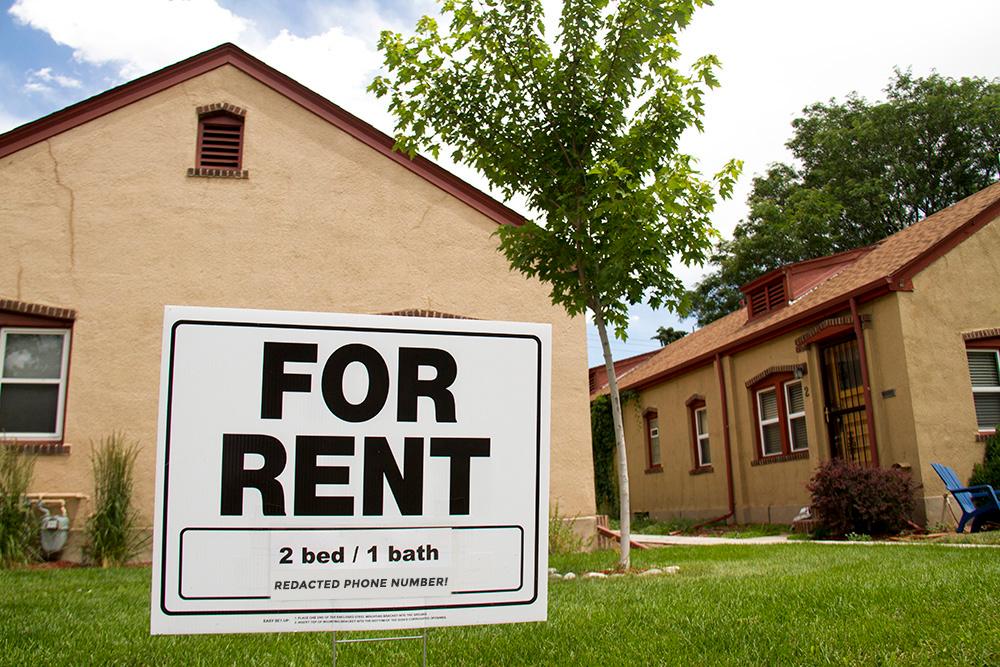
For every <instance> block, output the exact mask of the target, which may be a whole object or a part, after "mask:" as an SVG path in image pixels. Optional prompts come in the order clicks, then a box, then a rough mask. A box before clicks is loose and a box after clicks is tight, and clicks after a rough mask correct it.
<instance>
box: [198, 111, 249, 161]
mask: <svg viewBox="0 0 1000 667" xmlns="http://www.w3.org/2000/svg"><path fill="white" fill-rule="evenodd" d="M195 164H196V166H197V167H198V168H199V169H226V170H233V171H239V170H240V169H241V168H242V166H243V117H242V116H237V115H235V114H231V113H229V112H226V111H219V112H214V113H209V114H206V115H203V116H201V117H200V118H199V120H198V156H197V160H196V163H195Z"/></svg>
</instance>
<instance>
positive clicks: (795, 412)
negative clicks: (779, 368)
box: [785, 380, 809, 452]
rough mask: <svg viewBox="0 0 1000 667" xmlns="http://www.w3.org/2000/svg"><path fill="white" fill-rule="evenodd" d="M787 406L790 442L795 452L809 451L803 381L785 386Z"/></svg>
mask: <svg viewBox="0 0 1000 667" xmlns="http://www.w3.org/2000/svg"><path fill="white" fill-rule="evenodd" d="M785 405H786V406H788V407H787V410H788V442H789V445H790V448H791V450H792V451H793V452H800V451H802V450H804V449H809V438H808V436H807V434H806V399H805V396H804V392H803V390H802V381H801V380H799V381H798V382H789V383H787V384H786V385H785Z"/></svg>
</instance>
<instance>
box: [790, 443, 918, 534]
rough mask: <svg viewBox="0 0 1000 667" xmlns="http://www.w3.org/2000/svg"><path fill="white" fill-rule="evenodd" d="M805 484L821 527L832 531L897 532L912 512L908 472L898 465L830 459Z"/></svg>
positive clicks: (846, 532) (911, 489) (910, 483)
mask: <svg viewBox="0 0 1000 667" xmlns="http://www.w3.org/2000/svg"><path fill="white" fill-rule="evenodd" d="M806 488H808V489H809V492H810V493H812V511H813V513H814V514H815V515H816V518H817V519H818V521H819V525H820V527H821V528H823V529H825V530H826V531H827V532H829V533H830V534H832V535H847V534H848V533H857V534H860V535H878V536H881V535H896V534H898V533H899V532H900V531H901V530H903V528H905V527H906V525H907V520H908V519H909V518H910V515H911V514H912V512H913V484H912V481H911V479H910V475H909V473H907V472H904V471H902V470H898V469H889V470H886V469H884V468H869V467H867V466H859V465H854V464H852V463H846V462H844V461H842V460H840V459H832V460H830V461H827V462H826V463H824V464H823V465H822V466H820V467H819V469H817V470H816V474H815V475H813V478H812V480H811V481H810V482H809V484H808V485H806Z"/></svg>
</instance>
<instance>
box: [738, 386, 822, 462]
mask: <svg viewBox="0 0 1000 667" xmlns="http://www.w3.org/2000/svg"><path fill="white" fill-rule="evenodd" d="M797 380H799V378H796V377H795V374H794V373H775V374H773V375H768V376H767V377H766V378H764V379H763V380H760V381H759V382H757V383H755V384H753V385H752V386H751V387H750V401H751V406H752V407H753V426H754V441H755V442H756V443H757V454H756V456H754V459H755V460H758V461H760V460H764V459H767V460H770V459H773V458H777V457H779V456H789V455H791V454H801V453H803V452H808V451H809V450H808V449H796V450H794V451H793V450H792V443H791V442H790V439H789V436H788V407H787V406H786V405H785V385H786V384H787V383H789V382H794V381H797ZM768 389H774V395H775V399H776V400H777V403H778V424H779V426H781V429H780V433H781V451H780V452H778V453H776V454H765V453H764V442H763V440H762V438H761V433H760V431H761V428H760V403H759V401H758V398H757V394H759V393H760V392H762V391H767V390H768Z"/></svg>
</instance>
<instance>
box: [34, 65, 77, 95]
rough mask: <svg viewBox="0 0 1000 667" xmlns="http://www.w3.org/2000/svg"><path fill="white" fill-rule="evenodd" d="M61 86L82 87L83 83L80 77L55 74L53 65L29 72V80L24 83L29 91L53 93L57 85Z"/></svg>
mask: <svg viewBox="0 0 1000 667" xmlns="http://www.w3.org/2000/svg"><path fill="white" fill-rule="evenodd" d="M54 86H56V87H59V88H64V89H65V88H73V89H75V88H81V87H82V86H83V83H82V82H81V81H80V80H79V79H74V78H73V77H69V76H63V75H62V74H53V73H52V68H51V67H43V68H41V69H36V70H32V71H30V72H28V81H27V83H25V84H24V89H25V90H26V91H28V92H29V93H52V92H54V91H55V87H54Z"/></svg>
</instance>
